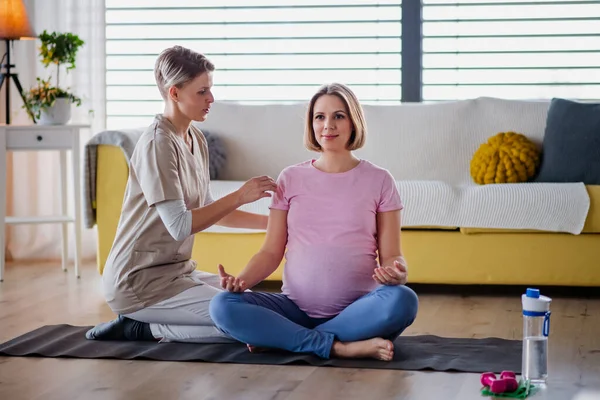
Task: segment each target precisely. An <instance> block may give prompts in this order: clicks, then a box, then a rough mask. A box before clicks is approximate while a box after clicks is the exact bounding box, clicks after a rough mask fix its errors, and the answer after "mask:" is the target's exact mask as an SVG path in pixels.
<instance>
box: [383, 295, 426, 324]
mask: <svg viewBox="0 0 600 400" xmlns="http://www.w3.org/2000/svg"><path fill="white" fill-rule="evenodd" d="M383 290H384V291H385V292H386V293H385V294H386V296H385V297H386V298H387V299H386V311H387V312H386V314H387V319H388V321H389V322H391V323H392V324H394V325H396V324H397V325H399V326H401V328H402V329H403V328H405V327H407V326H409V325H410V324H412V323H413V321H414V320H415V318H416V317H417V311H418V309H419V299H418V297H417V294H416V293H415V292H414V291H413V290H412V289H411V288H409V287H406V286H404V285H398V286H385V289H383Z"/></svg>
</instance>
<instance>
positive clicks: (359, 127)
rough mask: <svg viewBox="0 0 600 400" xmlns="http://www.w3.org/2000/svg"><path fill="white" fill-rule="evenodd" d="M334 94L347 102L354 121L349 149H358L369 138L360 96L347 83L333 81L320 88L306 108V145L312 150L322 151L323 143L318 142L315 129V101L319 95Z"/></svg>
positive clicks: (347, 107)
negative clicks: (359, 99)
mask: <svg viewBox="0 0 600 400" xmlns="http://www.w3.org/2000/svg"><path fill="white" fill-rule="evenodd" d="M326 94H328V95H334V96H337V97H338V98H339V99H340V100H342V102H343V103H344V104H345V106H346V109H347V110H348V113H349V114H350V121H351V122H352V135H351V136H350V141H349V142H348V144H347V147H346V148H347V149H348V150H350V151H352V150H358V149H360V148H361V147H363V146H364V145H365V141H366V139H367V122H366V120H365V114H364V112H363V109H362V106H361V105H360V102H359V101H358V98H357V97H356V95H355V94H354V92H353V91H352V90H351V89H350V88H349V87H348V86H346V85H344V84H342V83H331V84H328V85H323V86H321V87H320V88H319V90H318V91H317V93H315V94H314V96H313V97H312V99H310V102H309V104H308V109H307V110H306V121H305V125H304V146H305V147H306V148H307V149H308V150H311V151H322V150H323V149H322V148H321V145H320V144H319V142H317V138H316V136H315V131H314V129H313V118H314V108H315V103H316V102H317V100H318V99H319V97H321V96H323V95H326Z"/></svg>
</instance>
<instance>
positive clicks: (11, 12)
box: [0, 0, 35, 40]
mask: <svg viewBox="0 0 600 400" xmlns="http://www.w3.org/2000/svg"><path fill="white" fill-rule="evenodd" d="M27 38H35V33H34V32H33V29H31V25H30V24H29V18H27V9H26V8H25V4H23V0H0V39H5V40H19V39H27Z"/></svg>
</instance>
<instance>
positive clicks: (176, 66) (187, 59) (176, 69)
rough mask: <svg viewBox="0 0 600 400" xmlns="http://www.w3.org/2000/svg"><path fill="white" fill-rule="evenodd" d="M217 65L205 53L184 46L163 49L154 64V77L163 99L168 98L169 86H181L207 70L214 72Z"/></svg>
mask: <svg viewBox="0 0 600 400" xmlns="http://www.w3.org/2000/svg"><path fill="white" fill-rule="evenodd" d="M214 70H215V66H214V64H213V63H212V62H210V61H209V59H208V58H206V56H204V55H203V54H200V53H197V52H195V51H193V50H190V49H187V48H185V47H182V46H173V47H169V48H168V49H165V50H163V51H162V52H161V53H160V54H159V55H158V58H157V59H156V63H155V64H154V78H155V79H156V84H157V85H158V90H159V91H160V95H161V96H162V98H163V99H165V100H166V99H167V97H168V95H169V88H170V87H171V86H175V87H178V88H181V87H182V86H183V85H185V84H186V83H188V82H189V81H191V80H193V79H194V78H196V77H197V76H199V75H202V74H203V73H205V72H212V71H214Z"/></svg>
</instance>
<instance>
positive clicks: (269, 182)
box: [237, 176, 277, 204]
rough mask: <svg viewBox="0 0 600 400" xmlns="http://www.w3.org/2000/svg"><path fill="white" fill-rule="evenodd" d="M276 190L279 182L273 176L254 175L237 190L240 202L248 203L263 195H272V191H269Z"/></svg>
mask: <svg viewBox="0 0 600 400" xmlns="http://www.w3.org/2000/svg"><path fill="white" fill-rule="evenodd" d="M275 190H277V184H276V183H275V181H274V180H273V179H272V178H271V177H268V176H257V177H254V178H252V179H250V180H249V181H247V182H246V183H244V185H243V186H242V187H241V188H239V189H238V190H237V194H238V196H239V197H238V199H239V203H240V204H247V203H252V202H253V201H256V200H258V199H262V198H263V197H271V193H268V192H274V191H275Z"/></svg>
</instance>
